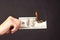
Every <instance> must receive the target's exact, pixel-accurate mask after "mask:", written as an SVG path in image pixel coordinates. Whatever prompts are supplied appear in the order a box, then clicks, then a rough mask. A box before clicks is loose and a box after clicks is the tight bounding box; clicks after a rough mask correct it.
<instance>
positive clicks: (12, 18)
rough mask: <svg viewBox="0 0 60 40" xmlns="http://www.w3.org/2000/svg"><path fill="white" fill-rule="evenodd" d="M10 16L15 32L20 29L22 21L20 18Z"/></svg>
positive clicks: (13, 31) (12, 30) (12, 31)
mask: <svg viewBox="0 0 60 40" xmlns="http://www.w3.org/2000/svg"><path fill="white" fill-rule="evenodd" d="M10 18H11V25H12V27H13V28H12V29H11V33H15V32H16V31H17V30H18V29H19V27H20V24H21V23H20V20H18V19H16V18H14V17H11V16H10Z"/></svg>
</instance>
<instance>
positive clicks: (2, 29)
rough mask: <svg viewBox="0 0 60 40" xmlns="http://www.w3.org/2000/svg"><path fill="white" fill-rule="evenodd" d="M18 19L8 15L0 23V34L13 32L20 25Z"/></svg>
mask: <svg viewBox="0 0 60 40" xmlns="http://www.w3.org/2000/svg"><path fill="white" fill-rule="evenodd" d="M20 23H21V22H20V20H18V19H16V18H14V17H12V16H9V17H8V18H7V19H6V20H5V21H4V22H3V23H2V24H1V25H0V35H3V34H7V33H10V32H11V33H14V32H16V31H17V30H18V29H19V27H20V25H21V24H20Z"/></svg>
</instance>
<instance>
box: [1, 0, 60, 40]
mask: <svg viewBox="0 0 60 40" xmlns="http://www.w3.org/2000/svg"><path fill="white" fill-rule="evenodd" d="M58 9H59V1H57V0H52V1H51V0H50V1H48V0H0V24H1V23H2V22H3V21H4V20H5V19H6V18H7V17H8V16H10V15H11V16H14V17H16V18H18V17H20V16H34V12H35V11H37V12H38V13H39V17H40V18H41V19H42V20H47V21H48V22H47V27H48V28H47V29H46V30H42V29H41V30H19V31H17V32H16V33H14V34H8V35H4V36H0V40H59V36H60V35H59V34H60V32H59V25H58V24H59V20H60V19H59V10H58Z"/></svg>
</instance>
